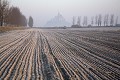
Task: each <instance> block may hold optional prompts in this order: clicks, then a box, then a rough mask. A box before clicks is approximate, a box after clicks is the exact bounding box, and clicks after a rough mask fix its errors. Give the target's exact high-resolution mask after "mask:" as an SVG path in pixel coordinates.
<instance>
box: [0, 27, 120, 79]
mask: <svg viewBox="0 0 120 80" xmlns="http://www.w3.org/2000/svg"><path fill="white" fill-rule="evenodd" d="M0 80H120V31H96V30H90V31H84V30H83V31H82V30H77V29H76V30H70V29H63V30H62V29H59V30H54V29H51V30H49V29H26V30H16V31H9V32H5V33H0Z"/></svg>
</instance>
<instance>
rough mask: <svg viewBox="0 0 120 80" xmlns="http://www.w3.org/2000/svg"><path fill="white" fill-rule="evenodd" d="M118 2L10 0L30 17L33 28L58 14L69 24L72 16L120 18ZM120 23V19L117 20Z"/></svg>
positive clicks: (119, 1)
mask: <svg viewBox="0 0 120 80" xmlns="http://www.w3.org/2000/svg"><path fill="white" fill-rule="evenodd" d="M119 3H120V0H34V1H33V0H10V5H14V6H18V7H19V8H20V10H21V12H22V13H23V14H24V15H25V16H26V17H27V18H28V17H29V16H32V17H33V19H34V26H39V27H42V26H44V25H45V24H46V22H47V21H49V20H50V19H51V18H53V17H54V16H56V15H57V14H58V12H60V13H61V14H62V15H63V17H64V18H65V19H66V21H68V22H69V23H72V17H73V16H76V17H77V16H88V17H91V16H95V15H97V14H102V15H105V14H114V15H115V16H119V18H120V9H119V8H120V5H119ZM119 23H120V19H119Z"/></svg>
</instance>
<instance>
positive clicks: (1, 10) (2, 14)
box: [0, 0, 9, 26]
mask: <svg viewBox="0 0 120 80" xmlns="http://www.w3.org/2000/svg"><path fill="white" fill-rule="evenodd" d="M8 12H9V2H8V1H7V0H0V26H3V24H4V23H5V21H6V20H7V19H6V18H7V16H8Z"/></svg>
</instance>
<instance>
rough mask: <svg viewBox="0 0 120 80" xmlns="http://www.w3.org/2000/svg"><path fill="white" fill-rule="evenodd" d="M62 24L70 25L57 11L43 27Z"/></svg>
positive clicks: (62, 25) (61, 25)
mask: <svg viewBox="0 0 120 80" xmlns="http://www.w3.org/2000/svg"><path fill="white" fill-rule="evenodd" d="M64 26H67V27H68V26H70V23H68V22H67V21H66V20H65V18H64V17H63V16H62V15H61V14H60V13H58V15H57V16H55V17H54V18H53V19H51V20H50V21H48V22H47V23H46V24H45V27H64Z"/></svg>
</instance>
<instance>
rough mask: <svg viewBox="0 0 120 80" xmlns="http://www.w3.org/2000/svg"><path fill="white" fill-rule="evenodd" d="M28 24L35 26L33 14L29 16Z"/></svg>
mask: <svg viewBox="0 0 120 80" xmlns="http://www.w3.org/2000/svg"><path fill="white" fill-rule="evenodd" d="M28 25H29V27H33V18H32V17H31V16H30V17H29V22H28Z"/></svg>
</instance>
